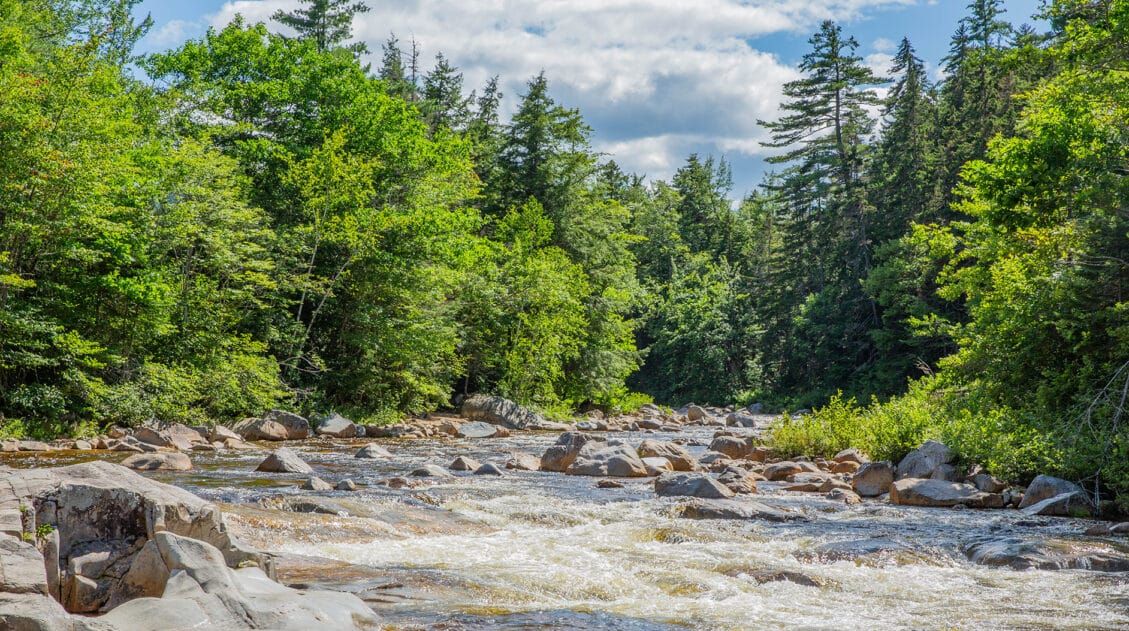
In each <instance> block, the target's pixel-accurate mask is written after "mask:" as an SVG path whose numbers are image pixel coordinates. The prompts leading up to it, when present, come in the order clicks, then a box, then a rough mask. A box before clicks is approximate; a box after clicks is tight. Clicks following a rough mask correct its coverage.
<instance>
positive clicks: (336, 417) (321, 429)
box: [315, 412, 364, 438]
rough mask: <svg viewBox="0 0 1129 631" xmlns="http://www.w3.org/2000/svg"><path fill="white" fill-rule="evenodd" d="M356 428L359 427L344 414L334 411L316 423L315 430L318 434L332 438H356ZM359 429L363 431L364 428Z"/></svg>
mask: <svg viewBox="0 0 1129 631" xmlns="http://www.w3.org/2000/svg"><path fill="white" fill-rule="evenodd" d="M358 429H360V428H358V427H357V425H356V424H355V423H353V421H350V420H349V419H347V418H345V417H344V416H341V415H340V414H338V413H336V412H334V413H333V414H330V415H329V416H328V417H326V418H325V419H322V422H321V423H319V424H318V428H317V430H315V431H316V432H317V435H318V436H330V437H332V438H356V437H357V430H358ZM361 431H362V432H363V431H364V430H361Z"/></svg>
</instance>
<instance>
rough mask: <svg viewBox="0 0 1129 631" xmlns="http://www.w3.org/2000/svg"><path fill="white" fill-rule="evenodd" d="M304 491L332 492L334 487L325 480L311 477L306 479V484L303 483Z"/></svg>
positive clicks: (314, 476)
mask: <svg viewBox="0 0 1129 631" xmlns="http://www.w3.org/2000/svg"><path fill="white" fill-rule="evenodd" d="M302 490H303V491H332V490H333V485H332V484H330V483H329V482H326V481H325V480H323V479H321V478H319V477H317V476H316V475H311V476H310V477H308V478H306V481H305V482H303V483H302Z"/></svg>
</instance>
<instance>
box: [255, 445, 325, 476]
mask: <svg viewBox="0 0 1129 631" xmlns="http://www.w3.org/2000/svg"><path fill="white" fill-rule="evenodd" d="M255 471H262V472H264V473H313V471H314V470H313V468H311V467H310V465H308V464H306V463H305V461H303V460H302V459H301V458H299V457H298V454H296V453H294V452H293V451H291V450H290V449H289V448H287V447H282V448H279V449H276V450H274V451H272V452H271V453H270V455H268V456H267V457H266V459H265V460H263V461H262V462H260V463H259V466H258V467H255Z"/></svg>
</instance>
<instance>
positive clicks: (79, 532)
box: [0, 462, 359, 629]
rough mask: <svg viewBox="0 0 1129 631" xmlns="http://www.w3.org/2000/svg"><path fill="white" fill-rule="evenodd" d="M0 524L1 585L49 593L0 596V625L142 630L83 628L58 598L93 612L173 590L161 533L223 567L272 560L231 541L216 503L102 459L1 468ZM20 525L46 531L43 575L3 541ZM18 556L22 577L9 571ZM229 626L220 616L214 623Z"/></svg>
mask: <svg viewBox="0 0 1129 631" xmlns="http://www.w3.org/2000/svg"><path fill="white" fill-rule="evenodd" d="M21 507H28V509H30V510H28V509H23V510H21ZM13 528H15V529H17V530H18V531H19V532H12V529H13ZM0 531H2V532H4V533H6V534H8V535H9V536H7V537H5V536H3V535H0V540H2V541H0V548H3V549H2V550H0V576H2V577H3V579H2V581H0V582H3V583H4V585H3V587H2V588H0V591H4V592H13V591H19V590H18V588H16V587H15V586H16V584H17V583H18V584H24V585H32V586H33V588H32V589H31V591H32V592H35V593H37V594H49V595H50V596H51V599H50V600H43V599H40V598H41V597H37V598H22V599H20V602H19V603H18V604H16V605H14V606H11V607H10V603H9V602H3V601H5V600H6V599H7V595H2V596H0V610H3V611H2V612H0V628H5V629H7V628H13V629H24V628H26V629H71V628H72V624H73V625H74V626H73V628H74V629H79V628H86V629H132V628H140V627H135V626H133V625H119V624H114V623H113V622H112V621H110V620H107V619H106V617H102V618H94V619H90V618H87V619H82V624H81V625H79V624H77V623H76V622H75V621H77V620H79V619H77V618H71V617H69V616H67V615H66V614H65V612H64V611H62V608H61V607H59V606H58V603H59V602H61V603H63V604H64V605H65V606H66V607H67V608H68V609H69V610H70V611H72V612H75V613H83V614H94V613H99V612H104V611H107V610H111V609H114V608H115V607H117V606H118V605H119V604H121V603H124V602H126V601H130V600H132V599H134V598H143V597H155V596H160V595H161V594H162V593H167V590H166V586H165V581H166V580H168V578H169V576H170V566H169V565H168V562H167V561H168V560H167V559H165V558H163V557H162V556H161V554H160V550H159V547H158V544H157V542H156V540H157V539H159V538H162V537H164V538H168V537H177V538H180V539H183V540H185V541H191V542H193V544H192V545H197V546H206V547H207V548H208V549H209V551H210V552H209V554H210V559H211V563H212V565H214V566H217V567H219V568H223V569H225V570H226V568H228V567H238V566H244V565H248V564H250V565H254V566H259V567H262V568H264V569H266V570H268V572H269V571H270V564H269V558H268V557H265V556H263V555H260V554H259V553H257V552H255V551H253V550H250V549H247V548H245V547H243V546H242V545H240V544H239V543H238V542H236V541H235V540H234V539H232V537H231V536H230V535H229V534H228V532H227V529H226V527H225V526H224V523H223V520H222V518H221V516H220V513H219V511H218V510H217V509H216V507H215V506H214V505H212V504H210V503H208V502H205V501H204V500H202V499H200V498H198V497H196V496H194V495H192V494H191V493H188V492H187V491H184V490H182V489H179V488H176V487H173V486H169V485H165V484H161V483H159V482H155V481H153V480H149V479H146V478H144V477H142V476H140V475H138V474H136V473H134V472H132V471H130V470H129V469H127V468H125V467H122V466H119V465H114V464H109V463H105V462H91V463H85V464H80V465H72V466H69V467H61V468H58V469H33V470H21V471H18V472H16V471H10V470H0ZM23 532H34V533H41V532H48V533H49V534H48V535H46V536H43V535H38V536H39V537H40V547H41V548H42V549H43V550H44V553H45V555H46V558H44V557H40V558H39V559H38V568H39V570H38V576H34V577H32V576H31V575H30V574H27V573H26V569H27V568H28V567H29V566H28V565H27V562H28V561H34V560H36V559H35V558H34V557H35V556H37V555H38V551H35V552H34V554H33V553H32V552H31V551H30V550H26V549H23V548H22V547H20V548H13V549H12V550H8V549H7V548H6V547H4V546H5V544H7V543H8V542H10V541H12V535H14V536H17V537H18V536H22V534H23ZM23 546H26V544H23ZM25 552H26V553H25ZM17 559H19V560H21V563H23V566H24V570H25V572H24V573H23V574H21V573H20V572H15V571H12V570H10V569H9V566H11V565H13V564H15V563H16V560H17ZM21 576H22V577H23V578H21ZM264 576H266V574H264ZM29 577H30V580H29ZM44 586H45V587H44ZM23 591H28V590H26V589H25V590H23ZM154 600H156V599H154ZM358 602H359V601H358ZM51 603H55V604H54V605H52V604H51ZM13 611H14V613H13ZM167 613H168V612H166V614H167ZM172 619H175V618H169V617H168V615H165V616H164V617H162V618H160V620H159V622H160V623H161V624H164V625H165V628H171V627H169V626H168V624H169V620H172ZM153 624H157V623H156V622H154V623H153ZM223 624H224V621H223V620H217V621H214V624H213V627H219V626H223ZM230 628H253V626H251V625H247V624H244V625H242V626H238V625H236V626H231V627H230Z"/></svg>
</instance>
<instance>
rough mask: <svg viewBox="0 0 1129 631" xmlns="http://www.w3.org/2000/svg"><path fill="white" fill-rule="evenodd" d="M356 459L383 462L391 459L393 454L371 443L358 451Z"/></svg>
mask: <svg viewBox="0 0 1129 631" xmlns="http://www.w3.org/2000/svg"><path fill="white" fill-rule="evenodd" d="M354 457H355V458H366V459H368V460H383V459H385V458H391V457H392V453H391V452H389V451H388V450H387V449H385V448H384V447H381V446H380V445H378V444H376V443H369V444H368V445H365V446H364V447H361V448H360V449H359V450H357V455H356V456H354Z"/></svg>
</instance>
